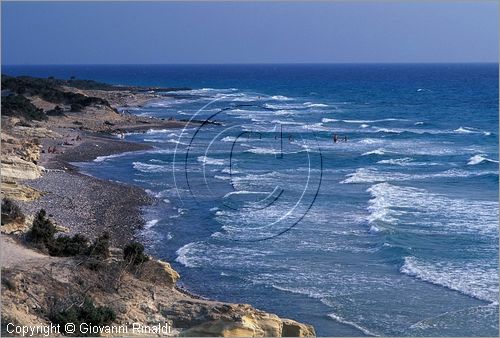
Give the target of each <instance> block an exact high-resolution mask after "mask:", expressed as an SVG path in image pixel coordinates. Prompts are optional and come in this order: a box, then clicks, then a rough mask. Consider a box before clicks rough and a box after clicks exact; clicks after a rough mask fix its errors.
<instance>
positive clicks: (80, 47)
mask: <svg viewBox="0 0 500 338" xmlns="http://www.w3.org/2000/svg"><path fill="white" fill-rule="evenodd" d="M1 7H2V8H1V9H2V23H1V28H2V53H1V56H2V64H5V65H12V64H177V63H188V64H190V63H202V64H203V63H206V64H213V63H223V64H224V63H346V62H347V63H383V62H498V50H499V45H498V44H499V42H498V40H499V36H498V28H499V27H498V2H497V1H471V2H464V1H461V2H455V3H453V2H443V1H441V2H434V3H429V2H425V3H417V2H414V3H409V2H400V3H397V2H369V3H367V2H357V1H354V2H350V3H347V2H314V3H311V2H307V3H306V2H270V3H269V2H268V3H262V2H245V3H228V2H212V3H207V2H141V3H139V2H121V3H118V2H104V3H97V2H87V3H83V2H78V3H77V2H50V3H49V2H47V3H40V2H37V3H34V2H6V1H2V5H1Z"/></svg>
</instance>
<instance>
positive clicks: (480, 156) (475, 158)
mask: <svg viewBox="0 0 500 338" xmlns="http://www.w3.org/2000/svg"><path fill="white" fill-rule="evenodd" d="M483 162H491V163H498V161H495V160H492V159H490V158H487V157H486V156H485V155H484V154H477V155H474V156H472V157H471V158H470V159H469V162H467V164H468V165H476V164H480V163H483Z"/></svg>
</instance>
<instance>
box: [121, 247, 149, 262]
mask: <svg viewBox="0 0 500 338" xmlns="http://www.w3.org/2000/svg"><path fill="white" fill-rule="evenodd" d="M123 259H124V260H125V261H126V262H128V263H132V264H133V265H139V264H142V263H144V262H147V261H148V260H149V257H148V256H147V255H145V254H144V246H143V245H142V244H141V243H138V242H130V243H129V244H127V246H126V247H125V248H124V249H123Z"/></svg>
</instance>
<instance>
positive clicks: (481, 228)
mask: <svg viewBox="0 0 500 338" xmlns="http://www.w3.org/2000/svg"><path fill="white" fill-rule="evenodd" d="M366 191H367V192H369V193H370V195H371V199H370V200H369V205H368V208H367V210H368V211H369V213H370V214H369V216H368V217H367V221H368V223H369V224H376V225H377V226H378V227H384V226H385V225H397V224H399V223H412V224H413V223H414V222H416V223H415V225H422V224H427V226H429V225H432V227H431V228H430V230H429V231H433V233H435V232H436V231H440V229H441V231H447V232H453V233H474V234H482V235H488V236H495V237H498V232H497V223H498V205H497V203H495V202H492V201H475V200H466V199H459V198H451V197H448V196H446V195H441V194H435V193H430V192H428V191H427V190H425V189H419V188H414V187H402V186H396V185H393V184H390V183H387V182H384V183H377V184H374V185H372V186H371V187H369V188H368V189H367V190H366ZM381 222H382V223H381ZM422 229H423V228H422ZM415 230H418V228H415Z"/></svg>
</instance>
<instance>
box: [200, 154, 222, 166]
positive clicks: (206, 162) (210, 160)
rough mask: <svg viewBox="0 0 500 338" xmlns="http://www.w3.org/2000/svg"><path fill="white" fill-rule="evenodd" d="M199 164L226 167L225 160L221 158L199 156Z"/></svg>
mask: <svg viewBox="0 0 500 338" xmlns="http://www.w3.org/2000/svg"><path fill="white" fill-rule="evenodd" d="M197 160H198V162H201V163H203V165H224V164H226V161H225V160H224V159H219V158H211V157H208V156H198V158H197Z"/></svg>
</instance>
